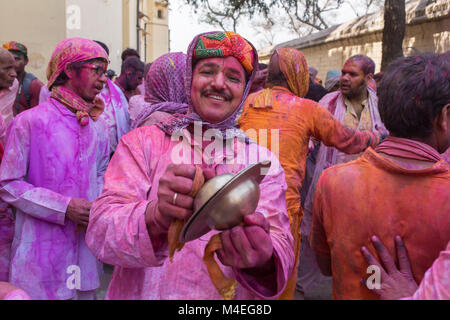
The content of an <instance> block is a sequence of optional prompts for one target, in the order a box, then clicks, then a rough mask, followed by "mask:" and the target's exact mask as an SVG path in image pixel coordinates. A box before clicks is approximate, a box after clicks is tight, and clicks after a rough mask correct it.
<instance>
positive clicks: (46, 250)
mask: <svg viewBox="0 0 450 320" xmlns="http://www.w3.org/2000/svg"><path fill="white" fill-rule="evenodd" d="M108 160H109V146H108V140H107V137H106V134H105V130H104V128H103V127H102V124H101V123H100V122H93V121H92V120H91V119H90V120H89V125H87V126H85V127H82V126H80V125H79V123H78V120H77V118H76V116H75V114H73V113H72V112H70V111H69V110H68V109H67V108H65V107H64V106H63V105H61V104H60V103H58V102H57V101H56V100H54V99H50V100H48V101H47V102H45V103H42V104H40V105H38V106H37V107H35V108H32V109H30V110H27V111H25V112H23V113H21V114H19V115H18V116H17V117H16V118H15V120H14V121H13V122H12V124H11V126H10V128H9V130H8V135H7V143H6V148H5V155H4V157H3V161H2V164H1V168H0V187H1V188H0V197H1V198H2V200H3V201H5V202H7V203H9V204H10V205H11V206H14V207H16V209H17V211H16V223H15V235H14V240H13V243H12V249H11V251H12V255H11V268H10V276H9V282H10V283H11V284H13V285H15V286H17V287H19V288H21V289H23V290H25V291H26V292H27V293H28V294H29V295H30V297H31V298H32V299H71V298H73V297H74V294H75V290H74V289H79V290H82V291H88V290H94V289H96V288H98V287H99V284H100V283H99V273H100V272H101V264H100V263H99V262H98V261H97V260H96V259H95V257H94V256H93V255H92V253H91V252H90V251H89V249H88V248H87V246H86V243H85V241H84V235H85V232H84V231H81V232H78V233H75V229H76V224H75V223H74V222H73V221H71V220H68V219H66V217H65V215H66V214H65V213H66V209H67V206H68V204H69V201H70V199H71V198H72V197H75V198H84V199H87V200H89V201H93V200H95V199H96V198H97V196H98V195H99V194H100V192H101V189H102V187H103V175H104V172H105V170H106V167H107V164H108ZM73 266H77V267H79V268H80V269H79V271H80V273H79V275H80V280H81V283H80V284H81V286H78V285H77V282H76V281H71V279H72V280H75V278H70V277H71V276H74V275H75V271H74V270H75V269H73V268H74V267H73ZM75 268H76V267H75ZM67 283H71V285H67Z"/></svg>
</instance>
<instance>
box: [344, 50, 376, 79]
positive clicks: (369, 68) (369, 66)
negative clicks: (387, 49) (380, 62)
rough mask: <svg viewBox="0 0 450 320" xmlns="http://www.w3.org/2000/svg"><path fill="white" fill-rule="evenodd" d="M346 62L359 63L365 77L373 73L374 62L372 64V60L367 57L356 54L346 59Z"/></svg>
mask: <svg viewBox="0 0 450 320" xmlns="http://www.w3.org/2000/svg"><path fill="white" fill-rule="evenodd" d="M348 61H353V62H361V69H362V71H363V72H364V75H365V76H367V75H368V74H374V73H375V62H373V60H372V59H370V58H369V57H368V56H365V55H363V54H357V55H356V56H353V57H350V58H348V59H347V61H346V62H348Z"/></svg>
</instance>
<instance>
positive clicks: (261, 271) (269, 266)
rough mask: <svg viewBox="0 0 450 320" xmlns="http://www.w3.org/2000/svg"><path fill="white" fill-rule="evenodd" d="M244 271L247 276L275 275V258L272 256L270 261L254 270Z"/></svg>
mask: <svg viewBox="0 0 450 320" xmlns="http://www.w3.org/2000/svg"><path fill="white" fill-rule="evenodd" d="M242 271H243V272H245V273H247V274H251V275H253V276H255V277H266V276H268V275H271V274H273V273H274V272H275V271H276V266H275V258H274V256H273V255H272V256H271V257H270V259H269V260H267V261H266V262H265V263H263V264H261V265H260V266H257V267H254V268H247V269H242Z"/></svg>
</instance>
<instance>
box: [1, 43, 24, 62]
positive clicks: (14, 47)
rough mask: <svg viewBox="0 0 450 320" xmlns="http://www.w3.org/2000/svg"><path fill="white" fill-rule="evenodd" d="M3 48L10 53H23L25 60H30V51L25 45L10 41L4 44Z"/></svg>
mask: <svg viewBox="0 0 450 320" xmlns="http://www.w3.org/2000/svg"><path fill="white" fill-rule="evenodd" d="M3 48H5V49H6V50H8V51H18V52H20V53H23V55H24V56H25V59H28V49H27V47H26V46H25V45H24V44H21V43H19V42H16V41H10V42H7V43H5V44H3Z"/></svg>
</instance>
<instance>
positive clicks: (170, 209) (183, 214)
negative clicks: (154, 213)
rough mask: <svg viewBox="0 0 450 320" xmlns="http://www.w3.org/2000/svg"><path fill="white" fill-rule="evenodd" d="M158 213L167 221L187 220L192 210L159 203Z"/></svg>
mask: <svg viewBox="0 0 450 320" xmlns="http://www.w3.org/2000/svg"><path fill="white" fill-rule="evenodd" d="M159 211H160V213H161V215H162V216H165V217H167V218H169V219H180V220H187V219H188V218H189V217H190V216H191V215H192V210H189V209H185V208H180V207H177V206H174V205H172V204H170V203H168V202H166V201H161V202H160V203H159Z"/></svg>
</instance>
